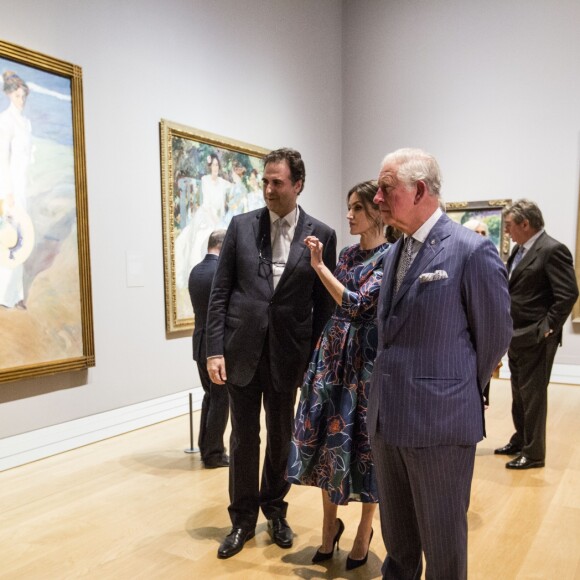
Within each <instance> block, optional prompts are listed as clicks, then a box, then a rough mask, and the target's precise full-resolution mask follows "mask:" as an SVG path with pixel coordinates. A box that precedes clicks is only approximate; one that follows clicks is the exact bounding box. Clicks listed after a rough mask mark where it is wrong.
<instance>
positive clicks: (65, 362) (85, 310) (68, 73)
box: [0, 41, 95, 383]
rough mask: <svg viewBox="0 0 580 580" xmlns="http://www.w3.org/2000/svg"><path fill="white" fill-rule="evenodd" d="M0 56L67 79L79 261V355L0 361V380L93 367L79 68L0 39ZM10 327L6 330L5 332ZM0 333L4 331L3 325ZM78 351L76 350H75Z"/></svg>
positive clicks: (81, 88)
mask: <svg viewBox="0 0 580 580" xmlns="http://www.w3.org/2000/svg"><path fill="white" fill-rule="evenodd" d="M0 57H2V58H4V59H8V60H11V61H13V62H15V63H19V64H21V65H25V66H27V67H31V68H36V69H39V70H41V71H44V72H47V73H50V74H53V75H58V76H60V77H65V78H66V79H68V80H69V81H70V87H71V108H72V137H73V157H74V162H73V163H74V175H75V203H76V228H77V250H78V264H79V271H78V277H79V288H80V304H79V308H80V320H81V324H82V329H81V335H82V355H81V356H75V357H73V358H65V359H59V360H51V361H44V362H31V364H25V365H20V366H12V367H11V366H10V363H9V361H8V364H6V362H7V361H0V383H4V382H8V381H16V380H20V379H25V378H29V377H35V376H42V375H49V374H54V373H59V372H67V371H77V370H81V369H85V368H88V367H93V366H95V349H94V335H93V307H92V295H91V269H90V250H89V220H88V207H87V183H86V162H85V140H84V117H83V83H82V69H81V67H79V66H77V65H74V64H71V63H68V62H65V61H62V60H59V59H56V58H53V57H50V56H46V55H44V54H41V53H39V52H36V51H33V50H30V49H27V48H23V47H21V46H17V45H14V44H10V43H8V42H4V41H0ZM9 331H10V329H8V332H9ZM2 332H7V329H6V328H3V329H2ZM79 350H80V349H79Z"/></svg>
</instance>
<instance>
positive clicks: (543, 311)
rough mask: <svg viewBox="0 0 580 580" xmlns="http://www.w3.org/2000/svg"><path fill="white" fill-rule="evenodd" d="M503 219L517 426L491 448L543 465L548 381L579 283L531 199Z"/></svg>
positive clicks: (514, 465) (514, 463) (516, 462)
mask: <svg viewBox="0 0 580 580" xmlns="http://www.w3.org/2000/svg"><path fill="white" fill-rule="evenodd" d="M504 222H505V228H506V231H507V232H508V234H509V235H510V236H511V238H512V240H513V241H514V242H515V243H516V246H515V247H514V248H513V251H512V253H511V255H510V257H509V260H508V271H509V273H510V274H509V290H510V295H511V313H512V318H513V320H514V335H513V338H512V340H511V343H510V346H509V350H508V360H509V367H510V373H511V384H512V418H513V421H514V426H515V429H516V432H515V433H514V434H513V435H512V437H511V439H510V441H509V443H508V444H507V445H505V446H504V447H501V448H499V449H496V450H495V453H496V454H498V455H517V457H516V458H515V459H512V460H511V461H508V463H507V464H506V467H507V468H508V469H530V468H534V467H544V462H545V459H546V416H547V412H548V383H549V382H550V374H551V372H552V364H553V362H554V357H555V356H556V350H557V349H558V344H561V341H562V326H563V325H564V322H565V321H566V318H568V315H569V314H570V312H571V310H572V307H573V306H574V303H575V302H576V299H577V298H578V285H577V283H576V275H575V273H574V266H573V264H572V255H571V254H570V251H569V250H568V248H567V247H566V246H564V245H563V244H561V243H560V242H558V241H556V240H555V239H554V238H551V237H550V236H549V235H548V234H546V232H545V231H544V218H543V217H542V212H541V211H540V208H539V207H538V206H537V205H536V204H535V203H534V202H532V201H529V200H527V199H520V200H518V201H516V202H515V203H514V204H513V205H512V206H511V207H508V208H506V209H505V210H504Z"/></svg>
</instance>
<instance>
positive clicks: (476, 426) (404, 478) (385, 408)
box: [367, 149, 512, 580]
mask: <svg viewBox="0 0 580 580" xmlns="http://www.w3.org/2000/svg"><path fill="white" fill-rule="evenodd" d="M378 181H379V190H378V193H377V195H376V197H375V202H376V203H377V204H378V205H379V207H380V210H381V215H382V218H383V221H384V223H385V224H389V225H393V226H395V227H396V228H398V229H399V230H401V231H402V232H403V233H404V234H405V236H404V238H405V239H403V238H401V239H399V240H398V241H397V243H396V244H395V245H394V246H393V248H392V249H391V251H390V252H387V256H386V257H385V262H384V276H383V282H382V287H381V294H380V297H379V308H378V329H379V348H378V354H377V358H376V361H375V366H374V369H373V377H372V382H371V387H370V393H369V405H368V417H367V424H368V429H369V434H370V437H371V443H372V451H373V457H374V461H375V466H376V468H377V484H378V490H379V503H380V507H381V509H380V513H381V529H382V532H383V540H384V543H385V546H386V548H387V553H388V554H387V558H386V559H385V561H384V563H383V567H382V572H383V578H389V579H397V580H400V579H403V578H404V579H409V580H411V579H413V580H415V579H416V580H419V579H420V578H421V572H422V552H424V554H425V560H426V564H427V570H426V574H427V578H433V579H438V580H459V579H465V578H467V509H468V507H469V498H470V493H471V481H472V478H473V467H474V461H475V446H476V444H477V442H478V441H480V440H481V439H482V438H483V436H484V434H485V433H484V413H483V409H484V402H483V396H482V389H483V388H484V387H485V385H486V384H487V382H488V381H489V379H490V377H491V375H492V372H493V370H494V369H495V367H496V365H497V363H498V361H499V360H500V358H501V356H502V355H503V354H504V353H505V351H506V349H507V347H508V344H509V340H510V337H511V332H512V323H511V319H510V314H509V293H508V284H507V273H506V269H505V267H504V265H503V263H502V262H501V260H500V258H499V255H498V252H497V250H496V248H495V246H494V245H493V243H492V242H491V241H490V240H488V239H486V238H484V237H482V236H478V235H477V234H475V233H474V232H472V231H470V230H468V229H467V228H464V227H462V226H460V225H459V224H456V223H454V222H453V221H452V220H451V219H449V218H448V217H447V216H446V215H445V214H443V213H442V211H441V208H440V206H439V204H440V197H439V190H440V183H441V177H440V173H439V166H438V164H437V161H436V160H435V158H434V157H433V156H432V155H429V154H428V153H425V152H424V151H421V150H419V149H400V150H398V151H395V152H394V153H391V154H389V155H387V156H386V157H385V159H384V161H383V165H382V167H381V171H380V173H379V180H378Z"/></svg>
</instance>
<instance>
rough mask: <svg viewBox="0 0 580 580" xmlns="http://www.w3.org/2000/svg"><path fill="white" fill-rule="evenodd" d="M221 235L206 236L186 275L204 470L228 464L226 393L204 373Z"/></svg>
mask: <svg viewBox="0 0 580 580" xmlns="http://www.w3.org/2000/svg"><path fill="white" fill-rule="evenodd" d="M225 235H226V230H216V231H214V232H212V233H211V234H210V236H209V240H208V243H207V254H206V256H205V258H204V259H203V260H202V261H201V262H200V263H199V264H197V266H194V268H193V269H192V270H191V273H190V274H189V296H190V298H191V304H192V306H193V313H194V315H195V328H194V331H193V360H194V361H196V363H197V370H198V371H199V378H200V380H201V386H202V387H203V401H202V403H201V418H200V421H199V436H198V440H197V444H198V445H199V451H200V454H201V460H202V461H203V464H204V466H205V467H206V468H208V469H212V468H215V467H227V466H228V465H229V464H230V463H229V458H228V456H227V455H226V452H225V451H226V450H225V447H224V431H225V430H226V426H227V424H228V415H229V408H228V406H229V401H228V392H227V391H226V390H225V389H224V388H223V387H222V386H221V385H216V384H214V383H212V382H211V379H210V377H209V374H208V372H207V362H206V346H205V335H206V330H205V328H206V321H207V305H208V303H209V295H210V292H211V284H212V282H213V277H214V274H215V271H216V268H217V263H218V257H219V254H220V251H221V249H222V244H223V242H224V237H225Z"/></svg>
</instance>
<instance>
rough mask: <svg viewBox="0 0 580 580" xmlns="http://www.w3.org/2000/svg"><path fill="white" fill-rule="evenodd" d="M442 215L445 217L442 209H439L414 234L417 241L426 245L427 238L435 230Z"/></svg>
mask: <svg viewBox="0 0 580 580" xmlns="http://www.w3.org/2000/svg"><path fill="white" fill-rule="evenodd" d="M442 215H443V212H442V211H441V208H440V207H438V208H437V209H436V210H435V211H434V212H433V213H432V214H431V217H430V218H428V219H427V221H426V222H424V223H423V225H422V226H421V227H420V228H419V229H418V230H417V231H416V232H415V233H413V234H412V237H413V238H414V239H415V240H417V241H418V242H421V243H422V244H424V243H425V240H426V239H427V236H428V235H429V232H430V231H431V230H432V229H433V226H434V225H435V224H436V223H437V220H438V219H439V218H440V217H441V216H442ZM405 239H406V238H405Z"/></svg>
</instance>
